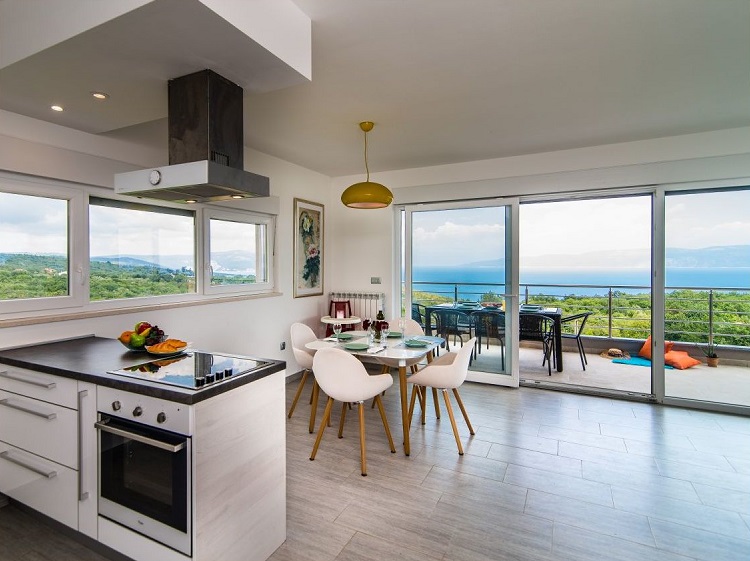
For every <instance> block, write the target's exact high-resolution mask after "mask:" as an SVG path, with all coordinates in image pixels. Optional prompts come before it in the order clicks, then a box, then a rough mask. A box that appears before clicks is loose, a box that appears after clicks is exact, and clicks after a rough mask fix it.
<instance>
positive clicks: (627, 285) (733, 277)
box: [412, 266, 750, 300]
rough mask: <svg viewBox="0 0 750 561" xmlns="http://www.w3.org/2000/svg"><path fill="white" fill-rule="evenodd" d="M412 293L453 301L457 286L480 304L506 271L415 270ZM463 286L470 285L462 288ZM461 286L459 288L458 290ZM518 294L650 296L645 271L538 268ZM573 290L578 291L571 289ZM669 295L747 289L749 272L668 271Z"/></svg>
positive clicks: (524, 277)
mask: <svg viewBox="0 0 750 561" xmlns="http://www.w3.org/2000/svg"><path fill="white" fill-rule="evenodd" d="M412 276H413V279H414V281H413V287H412V288H413V290H415V291H419V292H430V293H434V294H442V295H445V296H449V297H453V296H454V294H455V290H456V288H455V287H454V285H455V284H458V287H457V291H458V299H460V300H479V299H481V296H482V294H485V293H487V292H494V293H495V294H503V293H505V292H506V290H505V286H504V279H505V272H504V269H503V268H502V267H476V268H472V267H461V266H453V267H434V266H432V267H414V268H413V270H412ZM464 283H471V285H470V286H469V285H466V284H464ZM462 284H463V286H462ZM520 284H521V292H522V293H524V291H525V289H526V286H528V291H529V294H547V295H551V296H566V295H573V294H574V295H580V296H594V295H606V293H607V290H608V289H609V288H610V287H611V288H613V289H614V290H618V291H620V292H624V293H632V294H637V293H643V292H648V290H649V286H650V271H649V270H648V269H634V268H628V269H622V268H611V269H605V268H601V269H540V268H528V269H524V270H523V271H522V272H521V278H520ZM570 285H576V286H570ZM666 286H667V291H669V290H670V289H675V288H699V289H707V288H727V289H733V288H735V289H737V288H739V289H750V267H714V268H692V267H674V268H669V269H667V274H666Z"/></svg>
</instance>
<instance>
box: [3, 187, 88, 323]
mask: <svg viewBox="0 0 750 561" xmlns="http://www.w3.org/2000/svg"><path fill="white" fill-rule="evenodd" d="M0 181H1V182H2V183H0V185H1V188H0V191H2V192H3V193H10V194H14V195H22V196H30V197H43V198H47V199H56V200H63V201H67V203H68V205H67V206H68V208H67V230H68V243H67V248H68V253H67V257H68V294H67V295H66V296H43V297H39V298H18V299H14V300H2V299H0V315H5V314H14V313H21V312H38V311H42V310H49V309H69V308H74V307H80V306H82V305H84V304H85V302H86V301H87V299H88V265H87V264H86V260H85V259H84V256H87V255H88V236H87V235H86V234H85V232H87V230H88V224H87V223H86V224H83V223H82V221H81V217H82V215H83V214H85V212H84V206H85V197H84V194H83V192H82V191H81V190H79V189H72V188H68V187H65V186H62V185H60V186H58V185H57V184H55V183H54V182H50V181H45V180H43V179H33V180H32V179H26V178H20V177H10V176H6V175H2V176H0Z"/></svg>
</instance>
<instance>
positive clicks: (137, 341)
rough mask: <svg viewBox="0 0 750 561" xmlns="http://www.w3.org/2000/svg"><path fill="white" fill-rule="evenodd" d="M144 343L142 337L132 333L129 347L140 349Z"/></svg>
mask: <svg viewBox="0 0 750 561" xmlns="http://www.w3.org/2000/svg"><path fill="white" fill-rule="evenodd" d="M145 342H146V337H144V336H143V335H139V334H138V333H133V334H132V335H131V336H130V346H131V347H142V346H143V345H144V343H145Z"/></svg>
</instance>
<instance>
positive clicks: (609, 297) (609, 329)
mask: <svg viewBox="0 0 750 561" xmlns="http://www.w3.org/2000/svg"><path fill="white" fill-rule="evenodd" d="M607 301H608V304H607V316H608V320H607V324H608V327H607V333H608V337H609V338H610V339H611V338H612V319H613V318H612V312H613V310H612V287H611V286H610V287H609V288H608V289H607Z"/></svg>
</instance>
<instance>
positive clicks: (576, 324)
mask: <svg viewBox="0 0 750 561" xmlns="http://www.w3.org/2000/svg"><path fill="white" fill-rule="evenodd" d="M593 313H594V312H581V313H580V314H574V315H572V316H567V317H564V318H562V319H561V320H560V324H561V326H562V333H561V334H560V335H561V336H562V337H563V338H565V339H575V340H576V345H578V354H579V355H580V357H581V366H583V369H584V370H586V365H587V364H588V363H589V361H588V359H587V358H586V351H584V350H583V342H582V341H581V333H583V328H584V327H585V326H586V320H588V319H589V316H590V315H591V314H593ZM566 325H567V326H568V329H569V330H568V332H566V331H565V328H566ZM570 329H572V331H570Z"/></svg>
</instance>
